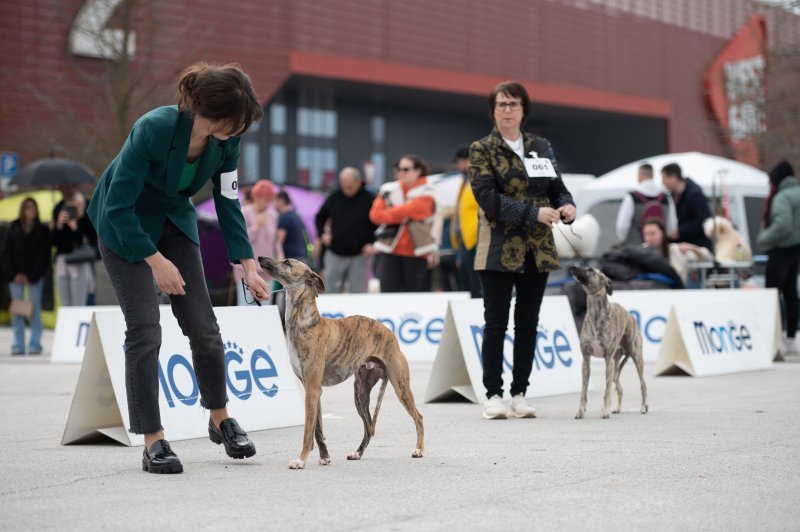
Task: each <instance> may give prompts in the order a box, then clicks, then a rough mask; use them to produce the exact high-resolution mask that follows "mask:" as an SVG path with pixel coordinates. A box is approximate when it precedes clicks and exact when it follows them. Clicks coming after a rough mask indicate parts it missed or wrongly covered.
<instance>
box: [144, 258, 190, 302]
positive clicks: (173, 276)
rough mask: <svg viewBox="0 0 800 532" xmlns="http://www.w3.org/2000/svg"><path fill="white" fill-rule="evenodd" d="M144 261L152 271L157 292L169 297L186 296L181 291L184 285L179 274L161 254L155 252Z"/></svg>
mask: <svg viewBox="0 0 800 532" xmlns="http://www.w3.org/2000/svg"><path fill="white" fill-rule="evenodd" d="M144 260H145V262H146V263H147V264H148V265H149V266H150V269H151V270H152V271H153V279H155V280H156V285H158V289H159V290H161V291H162V292H164V293H165V294H168V295H171V296H183V295H186V291H185V290H184V289H183V287H184V286H186V283H185V282H184V280H183V277H182V276H181V272H180V271H178V268H176V267H175V265H174V264H172V262H171V261H170V260H168V259H167V258H166V257H165V256H164V255H162V254H161V252H156V253H155V254H154V255H150V256H149V257H147V258H146V259H144Z"/></svg>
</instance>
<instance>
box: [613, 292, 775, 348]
mask: <svg viewBox="0 0 800 532" xmlns="http://www.w3.org/2000/svg"><path fill="white" fill-rule="evenodd" d="M752 293H761V294H763V297H766V298H767V299H769V298H770V297H775V298H776V300H775V304H773V305H772V307H775V308H774V311H776V312H780V310H779V309H778V307H777V306H776V305H777V293H776V292H775V291H774V290H772V289H767V290H749V289H748V290H618V291H616V292H614V293H613V294H612V295H611V296H609V300H610V301H612V302H615V303H619V304H620V305H622V306H623V307H625V309H626V310H627V311H628V312H630V313H631V314H632V315H633V317H634V318H635V319H636V324H637V325H638V326H639V332H641V334H642V354H643V355H644V360H645V362H655V361H656V359H657V358H658V353H659V351H660V350H661V342H662V340H663V338H664V333H665V331H666V328H667V318H668V317H669V312H670V309H671V308H672V306H673V305H675V304H676V303H686V304H692V303H693V302H695V301H708V300H709V299H711V300H713V301H720V302H725V303H726V304H729V305H732V306H738V305H741V304H748V303H747V301H748V299H747V297H749V296H748V294H752ZM769 293H775V295H774V296H770V295H768V294H769ZM768 304H771V302H768ZM772 311H773V309H772V308H771V307H770V308H767V309H766V312H772ZM776 326H777V329H776V333H777V336H776V341H775V346H774V347H775V353H774V354H775V355H776V356H778V357H779V356H780V355H779V354H778V345H779V344H780V339H781V330H780V323H779V322H776Z"/></svg>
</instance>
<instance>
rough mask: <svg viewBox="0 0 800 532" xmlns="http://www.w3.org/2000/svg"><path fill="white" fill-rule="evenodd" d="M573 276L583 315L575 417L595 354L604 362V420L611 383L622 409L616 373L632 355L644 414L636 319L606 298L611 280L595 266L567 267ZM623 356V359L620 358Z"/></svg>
mask: <svg viewBox="0 0 800 532" xmlns="http://www.w3.org/2000/svg"><path fill="white" fill-rule="evenodd" d="M569 272H570V273H571V274H572V276H573V277H575V279H576V280H577V281H578V282H579V283H580V284H581V286H582V287H583V289H584V291H586V318H585V319H584V320H583V326H582V327H581V336H580V340H581V352H582V353H583V388H581V403H580V406H579V407H578V413H577V415H576V416H575V419H583V416H584V414H585V413H586V389H587V387H588V386H589V362H590V358H591V357H593V356H595V357H599V358H604V359H605V361H606V393H605V396H604V398H603V419H608V417H609V415H608V413H609V409H610V407H611V385H612V383H613V384H615V385H616V386H617V408H616V409H614V410H613V413H615V414H619V412H620V409H621V408H622V387H621V386H620V385H619V374H620V371H621V370H622V366H624V365H625V362H626V361H627V360H628V357H630V358H633V363H634V364H636V371H638V372H639V382H641V384H642V407H641V412H642V414H646V413H647V386H646V385H645V383H644V374H643V372H644V358H643V357H642V335H641V334H639V329H638V328H637V326H636V320H635V319H634V318H633V316H631V314H630V313H629V312H628V311H627V310H625V309H624V308H623V307H622V305H620V304H619V303H611V302H609V301H608V295H609V294H611V293H612V290H613V289H612V287H611V280H610V279H609V278H608V277H606V276H605V275H604V274H603V273H601V272H600V271H599V270H597V269H595V268H589V267H582V268H577V267H575V266H573V267H571V268H570V269H569ZM623 357H624V358H623Z"/></svg>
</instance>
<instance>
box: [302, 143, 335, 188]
mask: <svg viewBox="0 0 800 532" xmlns="http://www.w3.org/2000/svg"><path fill="white" fill-rule="evenodd" d="M336 167H337V153H336V150H335V149H333V148H310V147H300V148H297V184H298V185H300V186H304V187H310V188H312V189H318V188H323V187H325V188H329V187H331V186H333V184H334V183H335V182H336Z"/></svg>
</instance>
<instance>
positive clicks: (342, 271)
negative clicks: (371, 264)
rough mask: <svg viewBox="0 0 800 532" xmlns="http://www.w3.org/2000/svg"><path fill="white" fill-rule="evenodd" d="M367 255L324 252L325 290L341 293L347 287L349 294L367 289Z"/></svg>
mask: <svg viewBox="0 0 800 532" xmlns="http://www.w3.org/2000/svg"><path fill="white" fill-rule="evenodd" d="M367 263H368V260H367V257H366V256H364V255H353V256H352V257H348V256H345V255H337V254H336V253H334V252H332V251H331V250H328V251H326V252H325V291H326V292H327V293H329V294H341V293H342V292H344V291H345V287H346V288H347V292H349V293H351V294H361V293H364V292H366V291H367Z"/></svg>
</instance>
